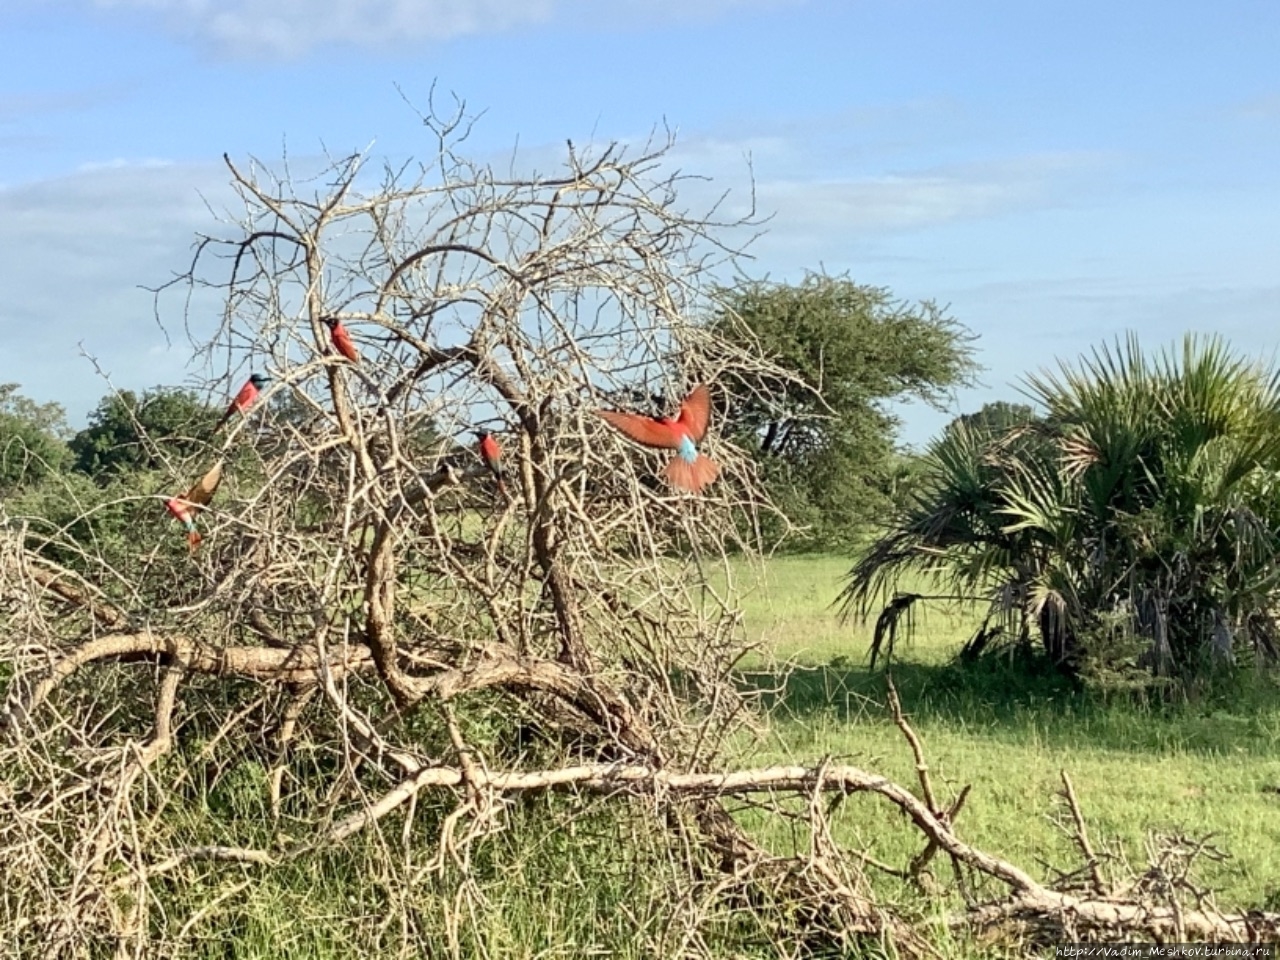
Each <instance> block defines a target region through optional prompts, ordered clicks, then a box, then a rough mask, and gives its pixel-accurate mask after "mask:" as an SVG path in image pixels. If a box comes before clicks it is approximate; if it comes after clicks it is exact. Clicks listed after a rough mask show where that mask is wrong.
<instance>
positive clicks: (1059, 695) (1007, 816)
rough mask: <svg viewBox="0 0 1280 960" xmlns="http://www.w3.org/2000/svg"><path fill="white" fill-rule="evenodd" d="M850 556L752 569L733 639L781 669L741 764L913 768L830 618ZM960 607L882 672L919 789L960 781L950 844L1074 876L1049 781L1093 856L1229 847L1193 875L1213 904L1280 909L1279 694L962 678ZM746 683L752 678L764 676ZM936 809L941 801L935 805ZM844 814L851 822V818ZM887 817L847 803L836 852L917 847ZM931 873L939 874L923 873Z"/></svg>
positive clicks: (984, 668) (976, 675)
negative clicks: (1132, 690) (1077, 814)
mask: <svg viewBox="0 0 1280 960" xmlns="http://www.w3.org/2000/svg"><path fill="white" fill-rule="evenodd" d="M847 568H848V562H847V561H846V560H843V559H841V558H838V557H814V556H799V557H777V558H774V559H772V560H771V561H769V562H768V564H767V566H766V567H765V568H764V570H763V571H761V572H760V573H759V574H758V575H759V576H760V579H759V585H758V586H757V587H756V589H754V590H753V591H752V593H751V594H750V596H749V598H748V600H747V603H746V607H745V614H746V624H745V625H746V630H747V634H748V636H749V637H750V638H752V639H753V640H758V641H761V642H762V643H763V647H764V649H766V650H768V651H771V652H772V653H773V654H774V655H775V656H776V657H778V658H785V659H788V660H790V661H792V662H793V663H794V665H795V669H794V672H793V673H792V674H791V675H790V679H789V682H788V683H787V686H786V689H785V693H784V694H783V696H782V697H781V698H780V699H779V700H778V702H777V703H776V705H775V709H774V712H773V715H772V718H771V720H770V722H769V723H768V725H767V728H766V729H765V731H764V732H763V735H762V736H761V737H760V738H759V739H758V740H757V741H756V742H754V743H751V744H746V745H744V750H745V751H746V756H747V757H749V759H750V762H752V763H756V764H761V763H768V762H774V761H778V762H781V761H783V760H785V759H794V758H796V757H820V756H823V755H829V756H830V757H832V758H833V759H839V760H843V761H844V762H848V763H853V764H856V765H858V766H860V767H862V768H864V769H871V770H875V771H877V772H879V773H883V774H884V775H886V776H889V777H891V778H893V779H896V780H898V782H900V783H904V784H910V783H914V781H915V772H914V762H913V760H912V757H911V753H910V751H909V749H908V747H907V745H906V743H905V742H904V740H903V738H902V735H901V733H900V732H899V731H898V729H897V728H896V727H895V726H894V724H893V722H892V720H891V719H890V717H889V714H888V711H887V710H886V708H885V706H884V695H885V681H884V675H883V671H882V670H881V668H879V667H878V668H877V669H876V670H875V671H874V672H873V671H871V670H870V669H869V668H868V664H867V658H866V651H867V647H868V641H869V637H870V632H871V625H870V624H869V623H868V624H860V623H858V622H856V621H850V622H848V623H847V624H844V625H842V624H841V623H840V622H839V620H838V618H837V617H836V615H835V612H834V611H833V610H832V609H831V608H830V606H829V605H830V603H831V600H832V598H833V597H834V596H835V595H836V594H837V592H838V590H839V586H840V578H841V576H842V574H843V573H844V572H845V571H846V570H847ZM976 622H977V616H976V613H975V611H974V610H972V609H965V608H964V607H962V606H959V605H954V604H951V605H947V604H941V603H936V604H932V605H929V607H928V608H927V612H926V613H925V615H924V616H923V617H920V618H919V619H918V620H917V623H916V627H917V629H916V636H915V639H914V640H913V641H912V642H911V643H904V642H903V641H902V639H901V637H900V638H899V642H898V648H897V651H896V655H895V659H894V663H893V665H892V669H891V672H892V676H893V679H894V682H895V684H896V686H897V688H898V691H899V695H900V697H901V700H902V704H903V707H904V710H905V711H906V712H907V714H908V716H909V717H910V719H911V722H912V724H913V726H914V727H915V729H916V730H917V732H918V733H919V734H920V736H921V738H922V740H923V741H924V746H925V750H926V754H927V759H928V763H929V766H930V771H931V773H932V774H933V776H934V784H935V790H938V791H939V792H942V787H943V785H944V784H945V785H946V788H947V791H948V792H949V793H951V794H954V793H955V792H956V791H958V790H959V789H960V788H961V787H962V786H963V785H964V784H966V783H970V784H972V785H973V790H972V792H971V794H970V796H969V798H968V800H967V803H966V805H965V807H964V809H963V811H962V813H961V814H960V816H959V817H958V819H957V829H958V830H959V832H960V833H961V835H962V836H964V837H965V839H966V840H968V841H969V842H971V843H973V844H975V845H976V846H978V847H980V848H982V849H985V850H988V851H990V852H991V853H994V854H996V855H998V856H1001V857H1004V858H1005V859H1007V860H1010V861H1012V862H1014V863H1018V864H1020V865H1022V866H1024V867H1026V868H1028V869H1029V870H1031V871H1032V872H1033V873H1034V874H1036V875H1038V876H1040V877H1041V878H1044V879H1048V878H1049V876H1051V874H1049V872H1048V871H1047V870H1046V869H1045V864H1048V865H1052V866H1053V867H1060V868H1064V869H1075V868H1077V867H1078V866H1079V865H1080V855H1079V852H1078V851H1077V850H1076V849H1074V847H1073V844H1072V841H1071V839H1070V837H1069V836H1068V835H1067V834H1066V833H1065V832H1064V831H1063V830H1062V829H1061V828H1060V826H1058V824H1059V823H1060V822H1062V821H1063V819H1064V818H1065V817H1067V813H1066V810H1065V807H1064V805H1063V803H1062V801H1061V800H1060V799H1059V796H1058V795H1059V794H1060V793H1061V790H1062V782H1061V779H1060V771H1062V770H1066V771H1067V773H1068V774H1069V776H1070V777H1071V779H1072V781H1073V783H1074V786H1075V791H1076V794H1077V796H1078V797H1079V800H1080V802H1081V805H1082V807H1083V810H1084V814H1085V816H1086V818H1087V820H1088V824H1089V829H1090V831H1091V834H1092V838H1093V840H1094V844H1095V846H1101V845H1103V841H1104V838H1105V840H1106V841H1107V844H1108V845H1112V844H1115V843H1119V844H1120V846H1121V847H1122V848H1123V850H1124V851H1125V853H1126V854H1127V855H1128V856H1129V857H1130V858H1131V859H1132V861H1133V862H1134V863H1135V864H1142V863H1145V857H1144V844H1145V842H1146V839H1147V837H1148V834H1149V833H1150V832H1151V831H1163V832H1169V833H1180V834H1183V835H1186V836H1188V837H1193V838H1203V837H1204V836H1205V835H1208V834H1211V835H1212V838H1213V839H1212V841H1211V842H1212V843H1213V844H1214V845H1215V846H1217V847H1219V848H1221V849H1223V850H1225V851H1227V852H1229V853H1230V857H1229V858H1228V859H1225V860H1222V861H1219V862H1206V863H1202V865H1201V871H1200V874H1199V876H1200V878H1201V879H1202V881H1204V883H1205V884H1206V885H1208V886H1211V887H1213V888H1214V889H1215V890H1217V892H1218V902H1219V904H1220V905H1221V906H1223V907H1227V906H1232V907H1239V908H1245V907H1260V908H1267V909H1275V908H1276V907H1277V906H1280V690H1278V689H1277V686H1276V684H1275V683H1274V682H1273V681H1270V680H1268V679H1266V678H1265V677H1262V676H1256V677H1251V678H1249V679H1245V680H1240V679H1235V680H1229V681H1224V682H1222V683H1220V684H1217V685H1214V684H1207V685H1206V686H1205V687H1204V688H1203V689H1201V690H1199V691H1197V692H1194V693H1192V694H1189V695H1187V696H1184V697H1180V698H1177V699H1176V701H1166V700H1161V699H1157V698H1150V697H1148V698H1143V697H1140V696H1135V695H1133V694H1112V695H1103V694H1099V693H1096V692H1089V691H1077V690H1073V689H1071V688H1070V687H1069V686H1068V685H1067V684H1066V683H1065V682H1064V681H1062V680H1061V679H1059V678H1057V677H1055V676H1053V675H1050V674H1047V673H1046V674H1044V675H1042V676H1030V677H1028V676H1027V675H1026V673H1025V671H1022V670H1015V669H1014V668H1013V667H1012V666H1011V665H1009V664H1008V663H1007V661H1000V660H991V661H989V662H986V663H982V664H980V665H978V666H969V667H966V668H960V667H958V666H955V665H952V664H951V660H952V658H953V657H954V655H955V653H956V651H957V650H958V649H959V647H960V645H961V644H962V643H963V642H964V640H965V639H966V638H967V637H968V636H969V635H970V634H971V633H972V631H973V628H974V626H975V624H976ZM762 682H766V681H764V678H762ZM940 799H941V797H940ZM855 811H856V812H855ZM900 820H901V818H900V817H899V815H898V814H897V812H896V811H893V810H891V809H889V808H887V806H886V805H883V804H879V805H878V804H876V803H875V801H874V800H873V799H869V798H866V799H864V798H858V799H856V800H855V801H852V802H851V805H850V809H849V810H848V811H846V812H845V813H843V814H842V815H841V816H839V817H838V818H837V820H836V836H837V839H838V840H840V841H841V842H842V844H847V845H848V846H849V848H850V849H855V850H856V849H861V850H864V851H866V852H867V853H868V854H869V855H871V856H873V857H875V858H876V859H878V860H881V861H884V862H887V863H889V864H896V865H899V866H901V865H903V864H905V863H907V862H908V861H909V860H910V859H911V857H912V856H913V855H915V854H916V853H917V852H918V847H919V841H918V838H917V836H916V835H914V832H913V831H911V830H908V829H905V828H904V827H903V826H902V824H901V822H900ZM935 869H936V870H937V872H938V874H939V879H940V880H942V881H944V882H945V881H947V880H948V879H949V877H948V874H949V872H950V871H949V868H947V867H945V866H941V865H938V866H936V867H935Z"/></svg>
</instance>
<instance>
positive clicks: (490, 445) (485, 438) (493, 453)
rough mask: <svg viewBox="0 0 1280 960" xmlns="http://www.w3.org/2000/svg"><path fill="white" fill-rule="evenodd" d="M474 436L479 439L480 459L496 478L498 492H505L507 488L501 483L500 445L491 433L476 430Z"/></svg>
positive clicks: (502, 474)
mask: <svg viewBox="0 0 1280 960" xmlns="http://www.w3.org/2000/svg"><path fill="white" fill-rule="evenodd" d="M476 436H477V437H478V438H479V439H480V459H481V460H483V461H484V464H485V466H486V467H488V468H489V471H490V472H491V473H492V474H493V475H494V477H495V478H496V479H497V481H498V492H499V493H501V494H505V493H506V492H507V488H506V486H505V485H504V484H503V476H504V473H503V469H502V447H500V446H498V441H497V440H495V439H494V437H493V434H492V433H487V432H485V431H483V430H477V431H476Z"/></svg>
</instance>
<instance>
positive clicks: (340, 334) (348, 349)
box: [320, 317, 360, 363]
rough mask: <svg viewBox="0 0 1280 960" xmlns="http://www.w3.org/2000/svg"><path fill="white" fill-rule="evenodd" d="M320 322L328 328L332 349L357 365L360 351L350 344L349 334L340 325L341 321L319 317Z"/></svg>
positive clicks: (334, 318) (335, 318)
mask: <svg viewBox="0 0 1280 960" xmlns="http://www.w3.org/2000/svg"><path fill="white" fill-rule="evenodd" d="M320 322H321V323H323V324H324V325H325V326H326V327H328V328H329V339H330V340H332V341H333V348H334V349H335V350H337V351H338V352H339V353H340V354H342V355H343V356H344V357H346V358H347V359H348V360H350V361H351V362H352V363H359V362H360V351H359V350H357V349H356V345H355V344H354V343H352V342H351V334H349V333H347V328H346V327H344V326H343V325H342V321H341V320H339V319H338V318H337V317H321V318H320Z"/></svg>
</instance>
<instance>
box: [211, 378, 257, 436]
mask: <svg viewBox="0 0 1280 960" xmlns="http://www.w3.org/2000/svg"><path fill="white" fill-rule="evenodd" d="M270 379H271V378H270V377H264V376H263V375H262V374H260V373H251V374H249V379H248V380H246V381H245V384H244V386H243V387H241V388H240V392H239V393H237V394H236V398H235V399H234V400H232V401H231V406H229V407H227V412H226V413H224V414H223V415H222V419H221V420H219V421H218V422H217V423H216V424H215V425H214V427H213V432H214V433H217V432H218V431H219V430H221V429H222V427H223V424H225V423H226V422H227V421H228V420H230V419H231V418H232V417H233V416H235V415H236V414H237V413H248V410H249V408H250V407H252V406H253V404H254V402H255V401H256V400H257V399H258V394H259V393H260V392H261V391H262V388H263V387H265V386H266V385H267V381H268V380H270Z"/></svg>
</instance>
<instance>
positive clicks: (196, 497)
mask: <svg viewBox="0 0 1280 960" xmlns="http://www.w3.org/2000/svg"><path fill="white" fill-rule="evenodd" d="M221 482H222V461H221V460H219V461H218V462H217V463H215V464H214V465H213V466H212V467H210V468H209V472H208V473H206V474H205V475H204V476H203V477H201V478H200V482H199V483H197V484H196V485H195V486H194V487H192V488H191V489H190V490H188V491H187V492H186V493H184V494H183V495H182V499H183V500H185V501H187V503H190V504H194V505H195V506H198V507H203V506H205V505H206V504H208V502H209V501H210V500H212V499H213V495H214V493H215V492H217V489H218V484H220V483H221Z"/></svg>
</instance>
